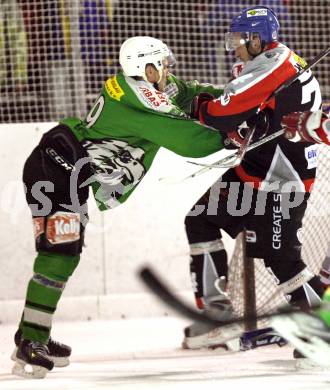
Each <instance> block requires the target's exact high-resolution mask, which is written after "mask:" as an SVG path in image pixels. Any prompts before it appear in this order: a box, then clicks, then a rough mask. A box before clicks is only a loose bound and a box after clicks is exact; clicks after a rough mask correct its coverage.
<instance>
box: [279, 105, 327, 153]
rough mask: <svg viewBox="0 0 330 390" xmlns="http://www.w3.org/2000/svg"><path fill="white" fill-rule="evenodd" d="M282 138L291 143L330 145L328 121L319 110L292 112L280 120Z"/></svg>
mask: <svg viewBox="0 0 330 390" xmlns="http://www.w3.org/2000/svg"><path fill="white" fill-rule="evenodd" d="M281 123H282V126H283V128H284V136H285V138H287V139H288V140H290V141H292V142H299V141H304V142H311V143H317V144H320V143H325V144H327V145H330V119H329V118H328V117H327V115H326V114H325V113H324V112H322V111H321V110H319V111H315V112H310V111H306V112H292V113H290V114H288V115H285V116H284V117H283V118H282V121H281Z"/></svg>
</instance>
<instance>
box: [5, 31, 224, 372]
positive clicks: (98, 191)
mask: <svg viewBox="0 0 330 390" xmlns="http://www.w3.org/2000/svg"><path fill="white" fill-rule="evenodd" d="M172 63H173V56H172V54H171V52H170V50H169V49H168V47H167V46H166V45H165V44H164V43H163V42H161V41H159V40H157V39H154V38H151V37H134V38H130V39H128V40H127V41H125V42H124V43H123V45H122V47H121V50H120V64H121V66H122V69H123V71H122V72H120V73H118V74H117V75H114V76H112V77H110V78H109V79H108V80H107V81H106V82H105V85H104V87H103V88H102V90H101V93H100V94H99V96H98V97H97V99H96V102H95V104H94V106H93V107H92V109H91V110H90V112H89V113H88V114H87V115H86V118H85V119H83V120H80V119H78V118H70V119H65V120H62V121H61V122H60V124H59V125H58V126H56V127H55V128H53V129H51V130H50V131H48V132H47V133H46V134H44V136H43V137H42V139H41V141H40V143H39V145H38V146H37V147H36V148H35V149H34V150H33V152H32V154H31V155H30V156H29V158H28V159H27V161H26V163H25V166H24V172H23V181H24V185H25V187H26V199H27V202H28V205H29V207H30V209H31V212H32V217H33V225H34V233H35V240H36V250H37V257H36V259H35V262H34V268H33V276H32V278H31V280H30V281H29V284H28V288H27V294H26V301H25V307H24V312H23V315H22V319H21V322H20V326H19V330H18V331H17V332H16V334H15V344H16V346H17V348H16V349H15V351H14V353H13V355H12V359H13V360H14V361H15V362H16V363H15V365H14V368H13V373H14V374H17V375H20V376H24V377H33V378H36V377H38V378H43V377H44V376H45V375H46V374H47V372H48V371H49V370H51V369H52V368H53V366H54V364H55V365H57V366H64V365H67V364H69V360H68V358H69V356H70V353H71V349H70V347H68V346H66V345H63V344H60V343H57V342H55V341H53V340H52V339H51V338H50V331H51V326H52V317H53V314H54V312H55V310H56V307H57V303H58V301H59V299H60V297H61V294H62V292H63V290H64V288H65V285H66V283H67V281H68V279H69V277H70V276H71V275H72V273H73V272H74V270H75V268H76V267H77V265H78V263H79V259H80V253H81V251H82V245H83V239H84V230H85V226H86V223H87V221H88V216H87V198H88V189H89V186H92V188H93V193H94V197H95V200H96V202H97V205H98V207H99V209H100V210H106V209H110V208H112V207H115V206H117V205H119V204H121V203H123V202H124V201H125V200H126V199H127V198H128V197H129V196H130V194H131V193H132V192H133V191H134V189H135V188H136V186H137V185H138V183H139V182H140V181H141V180H142V178H143V177H144V175H145V174H146V173H147V171H148V169H149V168H150V166H151V164H152V161H153V159H154V157H155V155H156V153H157V151H158V150H159V148H160V147H165V148H167V149H169V150H171V151H173V152H175V153H177V154H180V155H182V156H187V157H188V156H189V157H203V156H206V155H209V154H211V153H214V152H216V151H218V150H220V149H222V148H223V144H222V137H221V135H220V133H219V132H218V131H215V130H214V129H212V128H210V127H207V126H204V125H202V124H201V123H199V122H198V121H196V120H193V119H190V118H189V116H188V115H187V114H188V111H189V107H190V103H191V101H192V99H193V98H194V97H195V96H197V95H198V94H200V93H202V92H204V93H211V94H213V95H214V96H220V94H221V92H222V91H221V90H220V89H216V88H213V87H212V86H210V85H200V84H198V83H197V82H190V83H185V82H183V81H180V80H178V79H177V78H176V77H175V76H173V75H171V74H169V67H170V66H171V65H172ZM26 364H31V365H33V372H32V373H30V374H28V373H27V372H26V371H25V369H24V367H25V365H26Z"/></svg>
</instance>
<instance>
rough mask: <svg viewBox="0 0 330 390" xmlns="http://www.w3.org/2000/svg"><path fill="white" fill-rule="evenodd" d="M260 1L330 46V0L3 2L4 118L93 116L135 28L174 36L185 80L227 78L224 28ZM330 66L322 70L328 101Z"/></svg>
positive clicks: (316, 43) (286, 33)
mask: <svg viewBox="0 0 330 390" xmlns="http://www.w3.org/2000/svg"><path fill="white" fill-rule="evenodd" d="M260 3H263V4H264V5H267V6H270V7H272V8H273V9H274V10H275V11H276V12H277V14H278V17H279V20H280V23H281V30H280V38H281V40H282V41H283V42H284V43H286V44H288V45H289V46H290V47H291V48H292V49H293V50H295V51H296V52H297V54H299V55H301V56H302V57H304V58H306V59H307V60H310V59H312V58H314V57H315V56H316V55H317V54H318V53H319V52H320V51H321V50H323V49H324V48H325V47H327V45H328V44H329V41H328V38H329V36H330V28H329V20H328V19H329V18H328V17H327V12H325V10H327V9H328V6H329V4H328V1H327V0H323V1H316V0H306V1H304V0H295V1H288V0H265V1H264V2H260V1H247V0H240V1H234V0H221V1H220V0H208V1H203V0H202V1H197V0H189V1H188V0H185V1H183V0H152V1H150V0H57V1H53V0H2V2H1V8H0V103H1V104H0V121H1V122H3V123H8V122H29V121H34V122H40V121H58V120H59V119H61V118H63V117H67V116H84V115H85V114H86V112H87V111H88V108H90V106H91V104H92V102H93V100H94V99H95V97H96V95H97V93H98V91H99V90H100V88H101V86H102V83H103V82H104V80H106V79H107V78H108V77H109V76H110V75H111V74H113V73H116V72H117V71H118V70H119V64H118V52H119V47H120V45H121V43H122V42H123V41H124V40H125V39H127V38H129V37H131V36H134V35H151V36H154V37H158V38H160V39H162V40H164V41H165V42H166V43H167V44H168V45H169V47H170V48H171V49H172V51H173V52H174V54H175V56H176V58H177V65H176V67H175V69H174V72H175V74H176V75H177V76H178V77H180V78H183V79H185V80H191V79H197V80H200V81H201V82H209V83H214V84H224V83H225V82H226V81H228V79H229V78H230V69H231V65H232V63H233V60H234V59H233V57H231V56H230V55H229V54H228V53H226V52H225V50H224V33H225V32H226V31H227V29H228V27H229V24H230V20H231V19H232V17H233V16H234V15H236V14H237V13H238V12H240V10H242V9H243V8H245V7H248V6H254V5H258V4H260ZM329 68H330V64H329V61H322V62H321V63H320V64H319V65H317V67H316V68H315V74H316V76H317V77H318V80H319V81H320V84H321V86H322V91H323V95H324V97H325V98H327V99H329V98H330V85H329Z"/></svg>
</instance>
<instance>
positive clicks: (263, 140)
mask: <svg viewBox="0 0 330 390" xmlns="http://www.w3.org/2000/svg"><path fill="white" fill-rule="evenodd" d="M283 133H284V130H282V129H281V130H278V131H276V132H275V133H273V134H270V135H268V136H267V137H264V138H261V139H260V140H259V141H257V142H254V143H253V144H250V145H249V146H248V148H247V151H248V152H249V151H250V150H253V149H255V148H258V147H259V146H261V145H263V144H265V143H267V142H269V141H272V140H273V139H275V138H277V137H279V136H280V135H282V134H283ZM236 157H237V151H236V152H235V153H232V154H230V155H229V156H226V157H224V158H223V159H221V160H219V161H221V162H223V163H224V164H226V163H227V162H230V160H232V159H233V158H236ZM219 161H217V162H215V163H213V164H203V163H197V162H195V161H187V162H188V163H189V164H193V165H198V166H200V167H203V168H201V169H199V170H198V171H196V172H194V173H192V174H191V175H189V176H186V177H184V178H180V179H178V178H173V177H167V176H165V177H161V178H160V179H159V181H161V182H162V183H168V184H175V183H182V182H184V181H186V180H188V179H192V178H194V177H197V176H199V175H202V174H203V173H205V172H207V171H209V170H210V169H212V168H224V167H223V166H220V165H218V163H219Z"/></svg>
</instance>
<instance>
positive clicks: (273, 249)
mask: <svg viewBox="0 0 330 390" xmlns="http://www.w3.org/2000/svg"><path fill="white" fill-rule="evenodd" d="M278 32H279V22H278V20H277V17H276V15H275V14H274V12H273V11H272V10H271V9H269V8H267V7H263V6H258V7H253V8H248V9H245V10H243V11H242V12H241V13H240V14H239V15H238V16H237V17H235V18H234V19H233V21H232V23H231V27H230V31H229V33H227V35H226V48H227V49H228V50H234V51H235V55H236V57H237V58H238V59H239V60H240V61H243V62H244V63H245V64H244V67H243V69H242V71H241V73H240V74H239V75H238V77H237V78H236V79H234V80H232V81H231V82H230V83H229V84H228V85H227V86H226V87H225V91H224V94H223V95H222V96H221V97H220V98H219V99H214V100H210V101H207V102H205V101H204V102H202V103H201V104H200V105H199V106H198V110H197V111H198V116H197V117H198V119H199V120H200V121H201V122H202V123H205V124H207V125H209V126H212V127H215V128H217V129H219V130H220V132H223V133H227V135H228V138H229V139H230V140H231V141H233V142H234V143H235V144H240V143H242V141H243V138H242V132H241V131H240V129H239V126H240V125H241V124H242V123H244V121H246V122H247V124H248V125H250V126H251V127H252V126H255V127H256V129H257V130H258V132H259V135H260V132H262V131H265V132H268V133H272V132H275V131H277V130H279V129H280V128H281V120H282V117H283V116H284V115H286V114H288V113H290V112H294V111H307V110H308V111H317V110H318V109H319V108H320V106H321V102H322V99H321V93H320V88H319V84H318V82H317V80H316V79H315V77H314V76H313V74H312V73H311V71H306V72H305V73H303V74H302V75H301V76H300V77H299V78H298V80H297V81H295V82H294V83H292V84H291V85H290V87H288V88H285V89H283V90H282V91H281V92H280V93H279V94H278V95H277V96H276V97H275V98H273V99H271V100H270V102H268V103H267V104H264V102H266V101H267V99H268V98H269V96H271V94H272V93H273V92H274V91H275V90H276V88H278V87H279V86H280V85H282V84H283V83H285V82H286V81H287V80H289V79H290V78H291V77H293V76H294V75H296V74H297V72H298V71H299V70H301V69H302V68H305V67H306V66H307V65H306V62H305V61H304V60H303V59H302V58H300V57H299V56H298V55H297V54H295V53H294V52H293V51H291V50H290V49H289V48H288V47H286V46H285V45H283V44H281V43H280V42H279V41H278ZM259 111H260V113H259V114H258V115H257V116H256V114H257V113H258V112H259ZM315 115H317V114H315ZM315 149H316V146H315V144H314V142H311V141H309V142H308V143H293V142H290V141H289V140H288V139H286V138H285V137H279V138H277V139H274V140H273V141H271V142H268V143H266V144H264V145H263V146H262V147H260V148H259V149H256V150H253V151H250V152H248V153H246V155H245V158H244V160H243V161H242V163H241V164H240V165H239V166H237V167H235V168H232V169H230V170H229V171H227V172H226V173H225V174H224V175H223V176H222V178H221V179H220V180H219V181H217V182H216V183H215V184H214V185H213V186H212V187H211V188H210V189H209V190H208V191H207V192H206V193H205V194H204V195H203V196H202V197H201V198H200V200H199V201H197V202H196V204H195V205H194V207H193V208H192V210H191V212H190V213H189V214H188V215H187V217H186V219H185V225H186V232H187V237H188V241H189V244H190V254H191V263H190V271H191V277H192V281H193V288H194V293H195V298H196V303H197V306H198V307H199V308H200V309H202V310H204V311H206V312H211V313H212V314H213V315H216V316H217V317H218V318H219V319H220V320H224V321H226V320H228V319H230V318H231V317H232V315H233V306H232V303H231V300H230V296H228V294H227V293H226V283H225V281H226V279H227V276H228V275H227V274H228V264H227V254H226V251H225V248H224V246H223V242H222V235H221V230H224V231H225V232H226V233H228V234H229V235H230V236H231V237H232V238H236V236H237V235H238V233H240V232H241V231H243V229H245V230H246V231H247V232H248V235H249V240H248V242H247V243H246V250H247V256H248V257H253V258H258V259H263V261H264V263H265V266H266V267H267V268H269V269H270V270H271V272H272V275H273V276H274V279H275V280H276V282H277V284H278V288H279V289H281V290H282V291H283V295H284V296H286V297H287V299H290V303H294V304H300V303H301V302H304V301H305V302H307V301H309V302H317V301H319V300H320V295H322V293H323V287H322V284H321V282H320V280H319V277H318V276H316V275H314V273H313V272H312V271H311V270H309V269H308V267H307V266H306V264H305V263H304V262H303V260H302V258H301V242H300V240H299V234H298V233H299V229H301V227H302V218H303V216H304V213H305V210H306V207H307V201H308V198H309V195H310V191H311V189H312V185H313V182H314V179H315V174H316V158H315V156H316V150H315ZM235 184H236V188H237V184H238V186H239V189H238V193H237V194H236V201H235V204H234V205H233V204H232V202H231V200H232V199H233V198H232V197H231V196H230V188H231V186H232V185H233V186H234V187H233V188H235ZM292 184H294V185H292ZM270 186H275V187H276V188H275V187H273V189H270V190H269V188H270ZM245 188H248V189H249V190H250V191H251V192H252V197H251V198H250V200H251V202H250V204H248V206H249V207H248V211H247V212H245V213H241V214H239V213H237V212H236V211H242V210H243V209H244V207H245V206H247V204H245V203H244V202H245V194H246V193H247V192H248V191H246V190H245ZM263 195H265V196H266V199H267V201H266V205H265V207H264V210H263V211H262V212H261V213H260V212H257V211H256V210H257V199H259V197H260V196H263ZM296 196H297V197H300V202H299V204H297V205H296V206H295V207H292V208H291V209H290V210H289V216H288V215H286V216H285V215H284V211H285V209H286V210H287V211H288V204H289V203H290V199H291V198H295V197H296ZM295 199H296V198H295ZM235 212H236V214H235ZM307 294H308V296H307ZM218 336H219V338H218ZM222 336H223V335H222V334H221V328H220V331H219V332H217V331H216V330H214V329H212V328H210V327H205V326H201V325H200V324H197V323H196V324H192V326H189V327H187V328H186V329H185V339H184V346H186V347H187V348H200V347H208V346H214V345H217V344H219V341H222V340H223V337H222Z"/></svg>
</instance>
